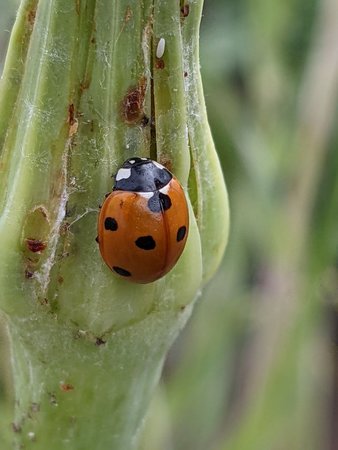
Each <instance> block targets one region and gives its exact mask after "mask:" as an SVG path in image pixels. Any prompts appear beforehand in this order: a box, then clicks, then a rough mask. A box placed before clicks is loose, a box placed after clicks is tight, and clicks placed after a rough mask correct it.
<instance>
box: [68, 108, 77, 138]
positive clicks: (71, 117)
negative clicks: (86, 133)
mask: <svg viewBox="0 0 338 450" xmlns="http://www.w3.org/2000/svg"><path fill="white" fill-rule="evenodd" d="M67 122H68V123H69V131H68V135H69V137H72V136H73V135H74V134H76V133H77V129H78V127H79V122H78V120H77V118H76V117H75V107H74V103H72V104H70V105H69V107H68V119H67Z"/></svg>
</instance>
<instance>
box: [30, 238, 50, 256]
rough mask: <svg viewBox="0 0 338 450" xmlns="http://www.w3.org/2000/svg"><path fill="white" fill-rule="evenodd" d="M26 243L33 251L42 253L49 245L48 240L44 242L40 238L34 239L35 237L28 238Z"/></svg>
mask: <svg viewBox="0 0 338 450" xmlns="http://www.w3.org/2000/svg"><path fill="white" fill-rule="evenodd" d="M26 245H27V248H28V250H30V251H31V252H33V253H41V252H43V251H44V250H45V249H46V247H47V244H46V242H43V241H40V240H39V239H34V238H27V239H26Z"/></svg>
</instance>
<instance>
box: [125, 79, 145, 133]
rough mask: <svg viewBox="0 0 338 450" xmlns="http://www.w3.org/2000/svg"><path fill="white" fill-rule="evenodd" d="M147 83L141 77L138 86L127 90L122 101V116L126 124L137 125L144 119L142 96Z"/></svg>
mask: <svg viewBox="0 0 338 450" xmlns="http://www.w3.org/2000/svg"><path fill="white" fill-rule="evenodd" d="M146 87H147V81H146V78H145V77H142V78H141V80H140V82H139V84H138V86H136V87H133V88H131V89H129V91H128V92H127V94H126V96H125V97H124V99H123V101H122V108H121V109H122V116H123V119H124V121H125V122H127V123H128V124H130V125H131V124H136V123H139V122H140V121H141V120H142V118H143V117H144V111H143V107H144V96H145V92H146Z"/></svg>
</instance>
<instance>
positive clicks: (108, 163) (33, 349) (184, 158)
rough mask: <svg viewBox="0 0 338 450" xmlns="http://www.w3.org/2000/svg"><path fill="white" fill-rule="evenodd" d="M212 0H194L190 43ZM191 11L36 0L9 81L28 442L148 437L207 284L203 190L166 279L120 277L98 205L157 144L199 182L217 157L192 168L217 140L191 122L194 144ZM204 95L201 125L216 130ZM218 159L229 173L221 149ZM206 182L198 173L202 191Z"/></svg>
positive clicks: (7, 260) (16, 312) (6, 263)
mask: <svg viewBox="0 0 338 450" xmlns="http://www.w3.org/2000/svg"><path fill="white" fill-rule="evenodd" d="M201 3H202V2H201V1H194V2H191V5H190V9H191V10H192V15H191V18H190V19H189V20H190V24H191V26H192V29H194V30H195V31H194V32H192V33H191V36H190V38H189V39H190V42H191V43H192V42H193V41H194V40H197V39H198V33H197V30H198V26H199V20H200V14H201ZM182 8H183V10H184V7H182V5H181V4H180V3H179V2H177V1H175V0H170V1H163V0H158V1H157V0H156V1H152V0H145V1H143V2H140V1H139V0H128V1H127V0H116V1H115V2H107V1H103V0H75V1H69V0H51V1H49V2H45V1H42V0H40V1H33V0H31V1H28V0H25V1H24V2H23V3H22V6H21V9H20V12H19V15H18V19H17V23H16V25H15V28H14V30H15V32H14V33H13V35H12V39H11V44H10V49H9V53H8V58H7V63H6V68H5V72H4V78H3V80H2V85H1V88H0V89H1V90H0V94H1V99H0V100H4V101H5V104H6V109H5V110H3V111H2V112H1V116H0V132H1V133H0V138H1V139H2V140H1V144H2V145H1V149H0V150H1V161H0V170H1V175H2V176H1V181H0V184H1V187H2V189H1V190H0V213H1V217H0V239H1V242H2V243H3V244H2V248H1V251H2V255H1V259H0V286H1V289H0V307H1V309H2V310H3V311H4V313H5V316H6V319H7V322H8V329H9V333H10V341H11V346H12V361H13V374H14V386H15V401H16V413H15V419H14V420H13V423H14V425H13V426H12V432H13V433H14V435H15V442H16V448H21V447H20V446H21V445H24V446H25V448H26V449H29V448H34V449H44V450H45V449H46V448H49V449H50V450H53V449H57V450H60V449H62V448H72V449H74V450H76V449H86V448H88V449H89V448H96V449H98V450H100V449H102V450H103V449H107V448H109V449H131V448H134V446H135V445H136V437H137V432H138V430H139V428H140V426H141V424H142V420H143V416H144V414H145V412H146V409H147V405H148V403H149V400H150V397H151V393H152V391H153V389H154V386H155V385H156V383H157V380H158V377H159V375H160V371H161V367H162V362H163V359H164V357H165V355H166V352H167V350H168V348H169V347H170V345H171V343H172V341H173V339H174V338H175V336H176V335H177V334H178V332H179V330H180V329H181V328H182V327H183V326H184V324H185V322H186V320H187V318H188V317H189V314H190V312H191V306H192V304H193V301H194V300H195V298H196V296H197V293H198V291H199V288H200V285H201V280H202V251H201V240H200V234H199V229H198V225H199V226H200V229H201V230H203V232H204V233H205V230H206V226H207V225H206V224H207V222H206V221H204V222H202V226H201V225H200V223H199V222H198V221H197V220H196V218H195V215H194V210H193V208H192V206H191V205H190V202H189V208H190V213H191V214H190V232H189V239H188V242H187V245H186V248H185V251H184V253H183V255H182V257H181V258H180V260H179V262H178V263H177V265H176V266H175V268H174V269H173V270H172V271H171V272H170V273H169V274H168V275H167V276H166V277H164V278H163V279H161V280H159V281H157V282H155V283H151V284H148V285H132V284H130V283H128V282H126V281H125V280H123V279H117V278H115V277H114V276H113V275H112V273H111V272H110V271H109V269H108V268H107V267H106V266H105V264H104V263H103V261H102V260H101V257H100V254H99V251H98V248H97V245H96V242H95V237H96V222H97V212H98V205H99V203H100V202H101V201H102V198H103V196H104V194H105V193H106V192H108V191H109V190H110V189H111V185H112V180H111V174H112V173H114V171H115V170H116V168H117V167H118V165H119V164H120V163H121V162H123V161H124V160H125V159H126V158H128V157H130V156H150V155H151V156H152V157H153V158H156V159H159V160H160V161H161V162H162V163H164V164H166V165H167V166H168V167H169V168H170V169H171V170H172V171H173V172H174V173H175V174H176V175H177V176H178V178H179V179H180V180H181V182H182V184H183V186H185V187H186V186H187V184H188V179H191V176H190V177H189V173H190V174H191V173H200V172H201V170H202V167H197V166H196V167H194V168H193V169H191V168H190V152H191V153H193V152H194V150H193V149H194V148H199V149H200V151H201V152H202V150H203V148H204V147H203V145H204V141H201V142H197V140H199V139H200V138H201V133H200V132H199V133H191V134H190V131H189V130H188V131H189V142H188V134H187V127H186V124H187V123H188V124H189V121H188V115H189V114H191V107H190V106H189V105H190V103H189V99H187V97H186V87H185V82H184V71H183V61H184V60H185V58H186V57H188V55H189V51H188V50H187V49H185V50H183V47H184V39H186V37H187V35H188V34H189V32H188V31H187V30H185V31H183V27H184V20H185V19H184V20H183V18H182ZM193 23H195V25H193ZM171 24H173V26H174V27H175V33H172V32H170V25H171ZM27 30H28V31H27ZM184 36H185V38H184ZM161 37H165V39H166V40H167V48H166V50H165V54H164V57H163V59H164V63H165V70H163V71H162V73H160V71H161V70H162V69H161V67H162V66H161V64H162V63H159V61H158V59H159V58H156V57H155V52H156V46H157V42H158V39H159V38H161ZM189 48H191V49H193V48H194V54H193V55H191V58H190V59H189V58H188V62H185V63H184V64H185V65H187V67H186V70H188V71H189V73H195V74H196V76H197V72H198V55H197V50H196V49H197V48H198V47H197V44H196V43H195V45H194V46H193V45H192V44H191V46H190V47H189ZM19 50H20V51H19ZM191 51H192V50H191ZM18 54H20V61H21V62H20V64H18V63H17V62H16V56H17V55H18ZM16 64H17V67H16ZM190 64H191V65H193V67H190ZM163 69H164V67H163ZM13 71H15V74H16V78H15V83H14V82H12V81H13V80H12V78H11V77H12V76H13ZM198 95H199V98H200V99H201V102H200V105H201V111H200V114H201V117H203V120H202V121H200V122H199V125H198V126H199V127H203V126H205V127H207V122H206V119H205V110H204V102H203V96H202V91H201V90H199V94H198ZM1 104H3V103H2V102H1ZM197 106H198V105H197V104H195V109H194V111H193V113H194V114H198V111H197V109H196V108H197ZM188 128H189V125H188ZM206 133H207V135H208V136H209V137H208V142H209V144H210V141H209V138H210V135H209V134H208V133H209V129H208V128H206ZM195 139H196V142H195ZM209 144H208V145H209ZM209 147H210V146H209ZM206 150H207V149H206ZM205 158H206V159H210V161H211V160H212V161H211V163H210V167H211V166H212V167H216V169H217V170H216V171H215V173H214V176H215V179H216V180H217V183H216V186H218V185H220V180H222V177H221V174H220V171H219V167H218V166H217V164H216V166H215V164H214V163H215V161H216V160H217V157H216V156H215V154H214V152H213V153H212V154H210V152H209V151H207V152H206V155H205ZM201 160H202V155H200V157H199V158H194V161H195V163H196V164H197V165H198V164H199V161H201ZM216 162H217V161H216ZM203 167H205V161H204V160H203ZM200 182H203V179H202V178H201V180H200ZM209 185H210V181H208V191H209V190H210V189H209V187H210V186H209ZM220 186H221V191H220V192H221V195H223V194H224V193H225V190H224V186H223V185H220ZM202 191H203V189H202V186H199V187H198V189H197V190H196V184H195V185H190V186H189V192H190V193H191V194H192V195H194V196H195V198H197V199H198V196H199V195H202ZM217 199H218V194H217V193H216V192H215V189H213V190H212V194H211V197H210V199H209V204H210V205H211V209H210V211H211V212H212V214H213V216H212V217H210V223H216V221H218V222H217V223H219V222H220V218H219V215H218V211H217V209H216V208H215V202H217ZM188 201H189V196H188ZM203 202H204V204H207V202H206V199H204V200H203ZM223 216H224V215H222V217H221V219H222V220H221V222H222V221H223V218H224V217H225V216H224V217H223ZM205 217H206V216H205ZM226 218H227V216H226ZM219 226H220V227H221V228H222V229H221V232H220V233H218V235H217V236H220V238H219V241H217V239H215V237H214V236H213V243H212V245H213V247H217V242H219V247H218V249H217V252H216V253H217V254H215V252H214V253H212V252H211V254H209V253H208V251H207V250H208V249H207V247H205V248H204V250H203V259H205V261H206V262H207V263H209V262H212V260H213V259H214V260H215V261H216V263H213V264H212V267H213V270H214V269H215V267H216V266H217V264H218V261H219V254H220V249H221V250H222V249H223V247H224V242H225V239H224V238H223V237H222V236H225V234H226V233H225V234H224V233H223V231H224V230H226V229H227V224H226V223H223V222H222V223H221V224H220V225H219ZM215 258H216V259H215ZM209 269H210V267H209ZM208 272H209V273H210V270H209V271H208ZM8 426H9V424H8ZM7 447H9V446H7Z"/></svg>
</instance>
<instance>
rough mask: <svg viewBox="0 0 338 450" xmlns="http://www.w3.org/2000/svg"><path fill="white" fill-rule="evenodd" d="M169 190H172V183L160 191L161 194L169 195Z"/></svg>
mask: <svg viewBox="0 0 338 450" xmlns="http://www.w3.org/2000/svg"><path fill="white" fill-rule="evenodd" d="M169 188H170V182H169V183H168V184H166V185H165V186H163V188H161V189H160V192H161V193H162V194H168V192H169Z"/></svg>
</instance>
